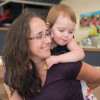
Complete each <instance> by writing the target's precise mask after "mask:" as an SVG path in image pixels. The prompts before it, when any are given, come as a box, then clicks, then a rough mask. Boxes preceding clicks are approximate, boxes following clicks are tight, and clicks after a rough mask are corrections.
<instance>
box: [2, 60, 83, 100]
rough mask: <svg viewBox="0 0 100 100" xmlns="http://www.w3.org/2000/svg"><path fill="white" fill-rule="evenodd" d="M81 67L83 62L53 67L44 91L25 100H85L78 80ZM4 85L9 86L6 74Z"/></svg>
mask: <svg viewBox="0 0 100 100" xmlns="http://www.w3.org/2000/svg"><path fill="white" fill-rule="evenodd" d="M62 67H63V68H62ZM81 67H82V62H81V61H78V62H74V63H59V64H55V65H53V66H52V67H51V68H50V69H49V70H47V76H46V80H45V83H44V86H43V88H42V90H41V91H40V92H39V93H38V94H37V95H36V96H35V97H33V98H25V100H84V99H83V95H82V92H81V84H80V81H79V80H76V78H77V75H78V74H79V72H80V69H81ZM4 83H5V84H6V85H8V81H7V77H6V74H5V75H4Z"/></svg>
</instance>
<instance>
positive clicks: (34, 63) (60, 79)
mask: <svg viewBox="0 0 100 100" xmlns="http://www.w3.org/2000/svg"><path fill="white" fill-rule="evenodd" d="M51 37H52V34H51V32H50V31H49V30H48V29H47V27H46V24H45V22H44V21H43V19H42V18H41V17H39V16H38V15H37V14H35V13H33V12H30V13H23V14H22V15H20V16H19V17H18V18H17V19H16V20H15V21H14V22H13V24H12V26H11V28H10V30H9V32H8V35H7V39H6V42H5V46H4V49H3V52H2V56H3V61H4V63H5V67H6V73H5V76H4V86H5V89H6V91H7V94H8V97H9V99H10V100H24V98H25V100H83V96H82V93H81V85H80V82H79V80H85V81H86V82H88V83H91V84H93V85H94V86H98V85H99V84H100V71H98V70H96V69H95V68H93V67H92V66H90V65H88V64H86V63H83V62H81V61H79V62H75V63H64V64H62V63H59V64H56V65H53V66H52V67H51V68H50V69H49V70H46V64H45V60H46V59H47V58H49V57H50V55H51V53H50V46H51ZM62 66H64V69H62ZM94 75H95V76H94ZM91 77H92V78H91ZM76 79H77V80H76Z"/></svg>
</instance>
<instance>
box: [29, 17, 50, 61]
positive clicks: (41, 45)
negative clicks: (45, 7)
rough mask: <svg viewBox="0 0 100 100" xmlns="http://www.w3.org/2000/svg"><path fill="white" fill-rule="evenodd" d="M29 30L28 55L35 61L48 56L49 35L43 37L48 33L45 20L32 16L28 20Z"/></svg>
mask: <svg viewBox="0 0 100 100" xmlns="http://www.w3.org/2000/svg"><path fill="white" fill-rule="evenodd" d="M30 30H31V33H30V38H31V39H30V40H29V51H30V55H29V56H30V57H32V59H34V61H36V62H38V61H39V60H41V59H46V58H48V57H50V55H51V53H50V47H51V37H50V36H49V35H48V36H46V37H45V34H48V33H49V31H48V29H47V26H46V24H45V22H44V21H43V20H42V19H40V18H32V19H31V21H30ZM43 34H44V36H43ZM32 37H34V39H33V38H32ZM41 37H43V38H41Z"/></svg>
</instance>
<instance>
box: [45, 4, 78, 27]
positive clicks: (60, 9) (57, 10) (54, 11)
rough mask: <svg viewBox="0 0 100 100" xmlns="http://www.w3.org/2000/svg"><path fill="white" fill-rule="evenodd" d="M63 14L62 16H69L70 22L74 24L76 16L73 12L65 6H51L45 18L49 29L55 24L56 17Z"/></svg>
mask: <svg viewBox="0 0 100 100" xmlns="http://www.w3.org/2000/svg"><path fill="white" fill-rule="evenodd" d="M61 13H63V14H64V15H67V16H69V18H70V19H71V20H72V22H74V23H76V15H75V13H74V11H73V10H72V9H71V8H70V7H69V6H68V5H65V4H57V5H55V6H53V7H52V8H51V9H50V11H49V13H48V16H47V20H46V21H47V23H49V24H50V28H52V27H53V25H54V24H55V22H56V20H57V18H58V16H59V15H60V14H61Z"/></svg>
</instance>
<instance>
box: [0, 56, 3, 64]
mask: <svg viewBox="0 0 100 100" xmlns="http://www.w3.org/2000/svg"><path fill="white" fill-rule="evenodd" d="M1 61H2V57H1V56H0V65H3V63H2V62H1Z"/></svg>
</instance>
